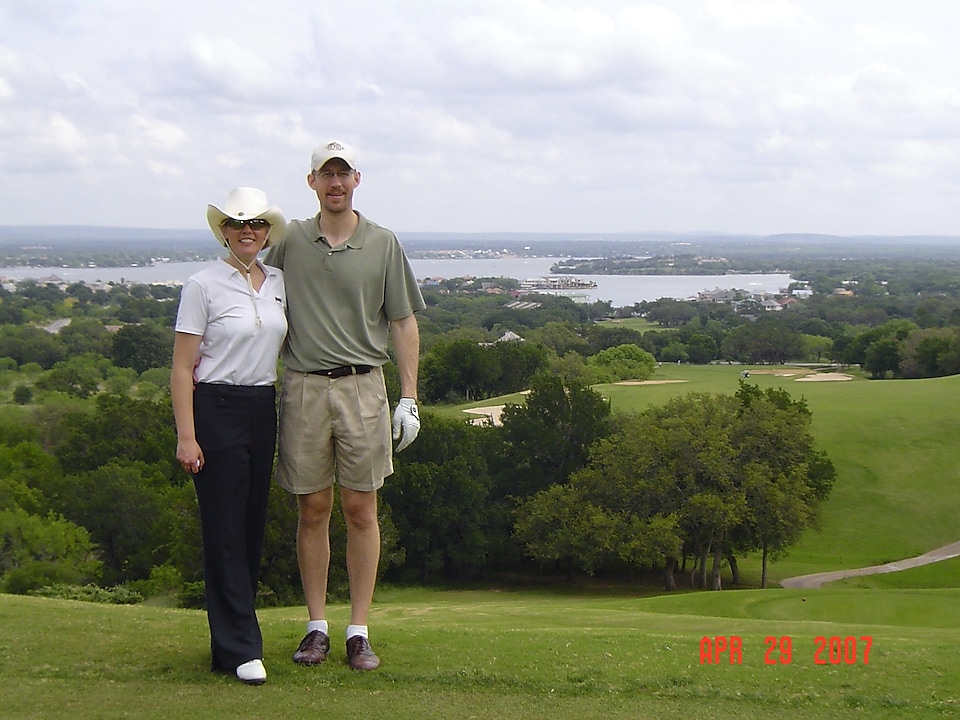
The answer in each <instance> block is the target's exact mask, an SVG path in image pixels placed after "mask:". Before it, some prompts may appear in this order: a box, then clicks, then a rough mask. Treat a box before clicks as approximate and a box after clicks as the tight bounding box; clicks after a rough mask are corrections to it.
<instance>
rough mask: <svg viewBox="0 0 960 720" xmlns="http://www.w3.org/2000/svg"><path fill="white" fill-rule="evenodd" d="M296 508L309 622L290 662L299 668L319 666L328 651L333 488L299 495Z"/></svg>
mask: <svg viewBox="0 0 960 720" xmlns="http://www.w3.org/2000/svg"><path fill="white" fill-rule="evenodd" d="M297 506H298V509H299V520H298V523H297V562H298V563H299V565H300V582H301V584H302V585H303V594H304V596H305V597H306V599H307V612H308V613H309V614H310V622H309V623H307V635H306V637H304V638H303V640H302V641H301V642H300V646H299V647H298V648H297V651H296V652H295V653H294V654H293V660H294V662H298V663H300V664H301V665H319V664H320V663H322V662H323V661H324V660H326V659H327V653H329V652H330V637H329V636H328V635H327V621H326V612H327V572H328V570H329V569H330V510H331V508H332V507H333V488H332V487H329V488H327V489H326V490H320V491H319V492H315V493H310V494H309V495H298V496H297Z"/></svg>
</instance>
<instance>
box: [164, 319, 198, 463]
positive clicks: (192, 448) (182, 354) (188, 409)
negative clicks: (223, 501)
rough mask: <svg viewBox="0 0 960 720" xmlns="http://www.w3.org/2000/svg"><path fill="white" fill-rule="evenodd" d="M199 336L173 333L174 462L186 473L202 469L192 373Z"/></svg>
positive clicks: (171, 388) (171, 379) (171, 376)
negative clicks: (181, 466)
mask: <svg viewBox="0 0 960 720" xmlns="http://www.w3.org/2000/svg"><path fill="white" fill-rule="evenodd" d="M201 340H202V338H201V337H200V336H199V335H189V334H187V333H180V332H178V333H176V334H175V335H174V340H173V370H172V371H171V373H170V399H171V401H172V402H173V417H174V420H175V421H176V423H177V461H178V462H179V463H180V464H181V465H183V469H184V470H186V471H187V472H189V473H196V472H199V471H200V468H202V467H203V450H201V449H200V446H199V445H198V444H197V433H196V427H195V426H194V422H193V370H194V368H195V366H196V360H197V355H198V354H199V352H200V341H201Z"/></svg>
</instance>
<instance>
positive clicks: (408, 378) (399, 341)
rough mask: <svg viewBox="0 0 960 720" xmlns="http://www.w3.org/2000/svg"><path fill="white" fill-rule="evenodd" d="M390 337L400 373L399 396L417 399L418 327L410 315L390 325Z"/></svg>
mask: <svg viewBox="0 0 960 720" xmlns="http://www.w3.org/2000/svg"><path fill="white" fill-rule="evenodd" d="M390 335H391V337H392V338H393V348H394V350H395V351H396V355H397V370H398V371H399V373H400V395H401V396H402V397H405V398H413V399H414V400H416V399H417V373H418V371H419V367H420V327H419V325H417V316H416V315H414V314H413V313H411V314H410V315H407V317H405V318H401V319H399V320H394V321H393V322H391V323H390Z"/></svg>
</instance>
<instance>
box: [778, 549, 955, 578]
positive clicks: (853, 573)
mask: <svg viewBox="0 0 960 720" xmlns="http://www.w3.org/2000/svg"><path fill="white" fill-rule="evenodd" d="M958 556H960V541H957V542H955V543H951V544H950V545H944V546H943V547H942V548H937V549H936V550H931V551H930V552H928V553H925V554H924V555H919V556H917V557H913V558H906V559H905V560H897V561H895V562H889V563H885V564H883V565H871V566H870V567H865V568H857V569H855V570H834V571H833V572H824V573H813V574H812V575H799V576H798V577H792V578H787V579H786V580H781V581H780V585H781V587H785V588H819V587H820V586H821V585H823V583H828V582H833V581H834V580H843V579H844V578H848V577H857V576H858V575H876V574H878V573H889V572H897V571H898V570H907V569H908V568H912V567H918V566H920V565H929V564H930V563H935V562H940V561H941V560H949V559H950V558H955V557H958Z"/></svg>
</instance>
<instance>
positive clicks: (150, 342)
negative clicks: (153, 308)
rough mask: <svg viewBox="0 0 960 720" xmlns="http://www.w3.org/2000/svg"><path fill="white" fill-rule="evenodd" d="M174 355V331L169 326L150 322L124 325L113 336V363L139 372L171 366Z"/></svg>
mask: <svg viewBox="0 0 960 720" xmlns="http://www.w3.org/2000/svg"><path fill="white" fill-rule="evenodd" d="M172 355H173V332H171V331H170V329H169V328H163V327H160V326H158V325H153V324H149V323H144V324H142V325H124V326H123V327H122V328H120V329H119V330H117V332H116V334H115V335H114V336H113V353H112V357H111V359H112V360H113V364H114V365H119V366H120V367H129V368H133V369H134V370H136V371H137V372H138V373H142V372H144V371H146V370H149V369H150V368H155V367H169V366H170V358H171V357H172Z"/></svg>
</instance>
